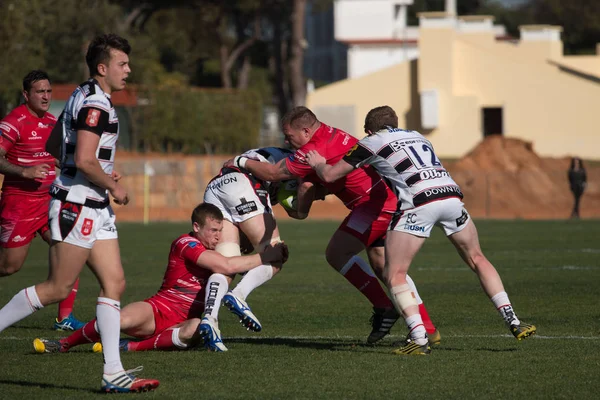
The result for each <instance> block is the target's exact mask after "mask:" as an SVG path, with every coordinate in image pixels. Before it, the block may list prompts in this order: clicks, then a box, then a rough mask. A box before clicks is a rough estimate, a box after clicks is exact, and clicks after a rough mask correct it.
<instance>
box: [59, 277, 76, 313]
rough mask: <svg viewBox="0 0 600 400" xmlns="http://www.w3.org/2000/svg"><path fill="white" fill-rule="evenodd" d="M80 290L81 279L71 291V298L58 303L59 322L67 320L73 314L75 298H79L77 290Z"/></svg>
mask: <svg viewBox="0 0 600 400" xmlns="http://www.w3.org/2000/svg"><path fill="white" fill-rule="evenodd" d="M78 288H79V279H77V280H76V281H75V285H74V286H73V289H71V293H69V296H68V297H67V298H66V299H64V300H63V301H61V302H60V303H58V320H59V321H62V320H63V319H65V318H67V317H68V316H69V314H71V313H72V312H73V304H75V297H77V289H78Z"/></svg>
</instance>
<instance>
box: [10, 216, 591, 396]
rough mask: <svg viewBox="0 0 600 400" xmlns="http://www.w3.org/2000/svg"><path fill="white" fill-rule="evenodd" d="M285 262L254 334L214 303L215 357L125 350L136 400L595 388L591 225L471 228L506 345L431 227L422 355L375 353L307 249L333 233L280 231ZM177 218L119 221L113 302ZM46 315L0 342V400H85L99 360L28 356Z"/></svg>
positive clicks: (155, 280) (422, 283) (151, 281)
mask: <svg viewBox="0 0 600 400" xmlns="http://www.w3.org/2000/svg"><path fill="white" fill-rule="evenodd" d="M281 225H282V226H281V231H282V237H283V238H284V239H285V240H286V242H287V243H288V244H289V246H290V252H291V257H290V261H289V262H288V263H287V264H286V266H285V267H284V270H283V271H282V272H281V274H279V275H278V276H277V277H276V278H275V279H273V280H272V281H271V282H269V283H267V284H266V285H265V286H264V287H262V288H260V289H258V290H257V291H255V292H254V293H253V294H252V295H251V296H250V297H249V302H250V304H251V305H252V307H253V311H254V312H255V314H256V315H257V316H258V317H259V318H260V320H261V322H262V324H263V331H262V332H261V333H259V334H255V333H249V332H246V331H245V330H244V329H243V328H242V327H241V326H240V325H239V324H238V322H237V319H236V318H235V317H234V316H233V315H231V314H230V313H229V312H228V311H227V309H225V308H221V311H220V319H221V332H222V334H223V336H224V342H225V344H226V345H227V346H228V348H229V351H228V352H227V353H218V354H217V353H207V352H204V351H187V352H145V353H125V354H123V363H124V365H125V367H127V368H133V367H135V366H138V365H144V367H145V369H144V374H143V376H147V377H152V378H157V379H159V380H160V381H161V387H160V388H159V389H158V390H157V391H156V392H153V393H146V394H141V395H138V396H140V397H144V398H161V399H166V398H172V399H206V398H218V399H225V398H245V399H252V398H262V399H265V398H266V399H282V398H306V399H312V398H327V399H331V398H336V399H350V398H353V399H375V398H393V399H395V398H419V399H421V398H423V399H464V398H478V399H513V398H514V399H588V398H589V399H595V398H598V395H599V393H600V383H599V381H600V290H599V284H600V239H599V238H600V223H599V222H598V221H577V222H573V221H552V222H549V221H548V222H546V221H541V222H526V221H510V222H509V221H506V222H504V221H480V222H478V228H479V233H480V237H481V241H482V247H483V250H484V252H485V253H486V255H487V256H488V258H490V260H491V261H492V262H493V263H494V264H495V265H496V267H497V268H498V270H499V272H500V274H501V276H502V277H503V279H504V284H505V287H506V290H507V292H508V294H509V296H510V298H511V300H512V302H513V305H514V306H515V309H516V311H517V313H518V315H519V317H520V318H521V319H523V320H525V321H527V322H531V323H534V324H536V325H537V327H538V335H537V336H535V337H533V338H531V339H528V340H524V341H522V342H518V341H516V340H515V339H514V338H513V337H512V335H510V334H509V332H508V330H507V329H506V328H505V327H504V325H503V322H502V320H501V318H500V316H499V315H498V314H497V313H496V311H495V310H494V307H493V306H492V304H491V302H490V301H489V300H488V299H487V298H486V296H485V295H484V293H483V291H482V290H481V289H480V287H479V284H478V280H477V278H476V276H475V274H473V273H472V272H471V271H470V270H469V269H468V268H467V267H466V266H465V265H463V264H462V262H461V261H460V259H459V257H458V255H457V254H455V252H454V249H453V248H452V246H451V245H450V243H449V242H448V241H447V240H446V239H445V238H444V236H443V234H442V232H441V231H439V230H436V231H435V232H434V235H433V236H432V238H431V239H429V241H428V242H427V243H426V245H425V247H424V248H423V250H422V251H421V253H420V254H419V255H418V257H417V259H416V260H415V262H414V264H413V266H412V268H411V275H412V277H413V278H414V280H415V282H416V283H417V286H418V288H419V290H420V294H421V296H422V297H423V299H424V300H425V304H426V305H427V306H428V308H429V312H430V314H431V317H432V319H433V320H434V322H435V323H436V324H437V325H438V327H439V329H440V331H441V333H442V344H441V345H440V346H439V347H437V348H434V351H433V353H432V354H431V355H430V356H429V357H414V356H413V357H401V356H394V355H392V354H390V351H391V350H392V349H393V347H392V346H391V343H392V342H394V341H397V340H399V339H400V338H402V337H403V336H404V335H405V332H406V329H405V327H404V325H403V324H402V323H401V321H399V323H398V324H397V325H396V327H395V328H394V329H393V330H392V335H390V337H388V338H386V339H385V340H384V341H383V343H381V344H379V345H377V346H367V345H365V344H364V343H365V339H366V336H367V335H368V333H369V331H370V326H369V324H368V320H369V317H370V314H371V309H370V307H369V304H368V302H367V301H366V300H365V299H364V298H363V297H362V295H360V294H359V293H358V292H357V291H356V290H355V289H354V288H353V287H352V286H351V285H350V284H349V283H347V282H346V280H345V279H343V278H342V277H341V276H339V275H338V274H337V273H336V272H334V271H333V270H332V269H331V268H330V267H329V266H327V264H326V262H325V259H324V256H323V253H324V250H325V246H326V244H327V240H328V238H329V236H330V235H331V233H332V232H333V231H334V230H335V228H336V226H337V224H335V223H327V222H323V223H316V222H288V223H282V224H281ZM187 228H188V227H187V225H185V224H178V225H176V224H156V225H150V226H146V227H144V226H141V225H133V224H132V225H128V224H122V225H120V226H119V234H120V237H121V249H122V254H123V260H124V265H125V268H126V275H127V281H128V285H127V290H126V293H125V296H124V298H123V301H122V304H126V303H128V302H131V301H136V300H141V299H143V298H145V297H147V296H150V295H152V294H153V293H155V291H156V290H157V289H158V287H159V286H160V283H161V280H162V274H163V271H164V268H165V263H166V260H167V254H168V250H169V246H170V243H171V241H172V240H173V239H174V238H175V237H177V236H178V235H179V234H180V233H182V232H184V231H186V230H187ZM46 254H47V249H46V248H45V244H43V243H42V242H41V241H39V240H37V241H36V243H35V244H34V246H33V247H32V252H31V253H30V257H29V259H28V262H27V264H26V265H25V266H24V267H23V270H22V271H20V272H19V273H18V274H16V275H15V276H11V277H8V278H4V279H2V280H0V303H1V304H5V303H6V302H7V301H8V300H9V299H10V298H11V297H12V296H13V295H14V294H15V293H16V292H17V291H18V290H20V289H21V288H23V287H25V286H29V285H31V284H33V283H36V282H38V281H39V280H40V279H43V278H44V277H45V276H46V273H47V272H46V269H47V267H46V264H47V262H46ZM97 293H98V288H97V284H96V282H95V280H94V278H93V276H92V275H91V274H90V273H89V272H88V271H86V272H85V273H84V274H83V275H82V279H81V284H80V288H79V297H78V300H77V302H76V314H77V316H78V317H80V318H81V319H90V318H92V317H93V314H94V307H95V298H96V296H97ZM55 313H56V307H55V306H51V307H48V308H47V309H44V310H42V311H40V312H38V313H36V314H35V315H33V316H31V317H29V318H28V319H25V320H23V321H21V322H20V323H18V324H17V325H16V326H14V327H11V328H8V329H7V330H5V331H4V332H2V333H0V399H33V398H44V399H45V398H56V399H67V398H72V399H85V398H94V397H98V396H103V395H101V394H98V392H97V390H98V389H99V386H100V376H101V375H100V374H101V372H102V357H101V356H100V355H97V354H93V353H91V346H81V347H79V348H77V349H75V350H72V351H71V352H70V353H67V354H45V355H38V354H34V353H33V347H32V345H31V342H32V340H33V339H34V338H36V337H49V338H51V337H58V336H59V335H60V333H59V332H54V331H52V330H50V329H49V328H50V326H51V323H52V321H53V319H54V317H55Z"/></svg>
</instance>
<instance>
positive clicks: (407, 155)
mask: <svg viewBox="0 0 600 400" xmlns="http://www.w3.org/2000/svg"><path fill="white" fill-rule="evenodd" d="M365 133H367V135H369V136H367V137H366V138H364V139H362V140H361V141H360V142H358V144H357V146H355V147H354V148H353V150H352V151H351V152H349V153H348V154H347V155H346V156H345V157H344V158H343V159H342V160H340V161H339V162H337V163H336V164H334V165H327V160H326V158H325V157H323V156H321V155H320V154H319V152H317V151H316V150H312V151H309V152H308V154H307V156H306V157H307V161H308V163H309V164H310V166H311V167H313V168H314V169H315V171H316V172H317V174H318V175H319V177H320V178H321V179H323V180H324V181H326V182H334V181H336V180H338V179H341V178H342V177H344V176H345V175H346V174H350V173H352V171H355V170H356V168H362V167H363V166H365V165H372V166H373V167H375V168H376V169H377V171H379V173H380V174H381V175H382V176H383V177H385V178H386V179H387V180H388V181H389V182H390V184H391V185H392V187H393V189H394V191H395V193H396V195H397V196H398V200H399V202H398V210H397V212H396V214H395V215H394V218H393V220H392V221H391V223H390V226H389V231H388V235H387V237H386V242H385V248H386V263H385V276H386V283H387V285H388V287H389V289H390V291H391V293H392V295H393V298H394V300H395V303H396V306H397V308H398V310H399V311H401V312H402V314H403V316H404V319H405V321H406V325H407V326H408V328H409V330H410V338H408V339H407V341H406V343H405V344H404V346H402V347H401V348H399V349H397V350H395V351H394V353H395V354H429V353H430V352H431V349H430V347H429V345H428V343H427V342H428V340H427V333H426V331H425V328H424V327H423V321H422V320H421V316H420V315H419V309H418V307H417V302H416V301H415V295H414V294H413V291H412V289H411V287H410V286H409V285H408V284H407V280H406V277H407V275H406V273H407V271H408V268H409V266H410V264H411V262H412V260H413V258H414V257H415V255H416V254H417V252H418V251H419V249H420V248H421V246H422V245H423V243H424V242H425V239H426V238H427V237H429V235H430V233H431V230H432V229H433V226H434V225H440V226H441V227H442V228H443V229H444V232H445V233H446V236H447V237H448V239H450V241H451V242H452V244H454V246H455V247H456V250H457V251H458V253H459V255H460V256H461V257H462V259H463V260H464V261H465V262H466V263H467V265H468V266H469V267H470V268H471V269H472V270H473V271H474V272H475V273H476V274H477V276H478V277H479V281H480V283H481V286H482V288H483V290H484V291H485V293H486V294H487V295H488V297H489V298H490V299H491V301H492V303H493V304H494V306H495V307H496V309H497V310H498V312H499V313H500V315H501V316H502V317H503V318H504V321H505V322H506V324H507V326H508V327H509V329H510V331H511V333H512V334H513V335H514V336H515V337H516V338H517V339H519V340H521V339H523V338H526V337H528V336H530V335H533V334H534V333H535V332H536V327H535V326H534V325H530V324H527V323H524V322H521V321H520V320H519V318H517V315H516V313H515V312H514V310H513V307H512V304H511V302H510V300H509V299H508V295H507V294H506V292H505V291H504V286H503V284H502V280H501V279H500V275H498V272H497V271H496V269H495V268H494V266H493V265H492V264H491V263H490V262H489V261H488V259H487V258H486V257H485V256H484V255H483V253H482V251H481V247H480V246H479V238H478V235H477V230H476V228H475V224H474V223H473V221H472V220H471V217H470V216H469V214H468V212H467V210H466V209H465V208H464V204H463V203H462V198H463V195H462V192H461V191H460V188H459V187H458V185H457V184H456V182H454V180H453V179H452V178H451V177H450V175H449V174H448V172H447V171H446V170H445V169H444V167H443V166H442V163H441V162H440V160H439V159H438V158H437V157H436V155H435V153H434V150H433V146H432V144H431V142H429V141H428V140H427V139H426V138H425V137H423V136H422V135H421V134H420V133H418V132H415V131H407V130H403V129H398V116H397V115H396V113H395V111H394V110H393V109H392V108H391V107H388V106H383V107H377V108H374V109H372V110H371V111H369V113H368V114H367V116H366V118H365Z"/></svg>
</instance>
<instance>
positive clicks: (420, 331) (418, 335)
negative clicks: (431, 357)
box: [405, 313, 427, 346]
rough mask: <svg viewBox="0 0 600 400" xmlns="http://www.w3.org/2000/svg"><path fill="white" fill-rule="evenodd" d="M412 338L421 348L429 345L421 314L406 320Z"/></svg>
mask: <svg viewBox="0 0 600 400" xmlns="http://www.w3.org/2000/svg"><path fill="white" fill-rule="evenodd" d="M405 321H406V326H408V331H409V335H410V338H411V339H412V340H413V341H414V342H415V343H416V344H418V345H419V346H422V345H424V344H427V334H426V331H425V326H424V325H423V320H422V319H421V315H420V314H419V313H417V314H414V315H411V316H409V317H406V318H405Z"/></svg>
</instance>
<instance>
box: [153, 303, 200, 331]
mask: <svg viewBox="0 0 600 400" xmlns="http://www.w3.org/2000/svg"><path fill="white" fill-rule="evenodd" d="M144 301H145V302H146V303H148V304H150V305H151V306H152V310H154V326H155V328H154V333H153V334H152V335H150V336H155V335H158V334H159V333H161V332H163V331H164V330H166V329H169V328H171V327H173V326H175V325H179V324H181V323H182V322H185V321H187V320H188V319H189V318H192V317H194V316H196V317H197V318H200V317H201V316H202V310H203V309H204V304H200V306H201V307H197V306H196V307H195V308H192V309H190V308H189V307H181V306H180V307H177V304H173V302H171V301H169V300H168V299H165V298H164V297H162V296H159V295H154V296H152V297H150V298H148V299H146V300H144ZM196 308H197V309H196ZM194 313H195V314H197V315H194Z"/></svg>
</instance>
